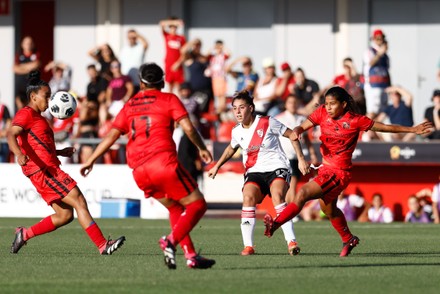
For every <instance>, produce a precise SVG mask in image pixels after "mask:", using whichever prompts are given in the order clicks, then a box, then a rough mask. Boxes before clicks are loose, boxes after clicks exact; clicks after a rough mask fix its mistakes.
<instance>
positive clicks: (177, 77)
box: [159, 17, 186, 93]
mask: <svg viewBox="0 0 440 294" xmlns="http://www.w3.org/2000/svg"><path fill="white" fill-rule="evenodd" d="M159 24H160V26H161V28H162V33H163V36H164V38H165V49H166V52H165V82H167V83H168V85H169V91H170V92H171V93H175V92H176V91H177V90H179V85H180V84H181V83H183V82H184V81H185V76H184V73H183V67H182V63H183V58H182V56H181V55H182V54H181V52H180V49H181V48H182V47H183V45H185V43H186V39H185V37H184V36H182V35H178V34H177V28H178V27H179V26H180V27H183V21H182V20H181V19H178V18H175V17H171V18H170V19H165V20H161V21H160V23H159Z"/></svg>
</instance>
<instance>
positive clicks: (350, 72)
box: [323, 57, 366, 115]
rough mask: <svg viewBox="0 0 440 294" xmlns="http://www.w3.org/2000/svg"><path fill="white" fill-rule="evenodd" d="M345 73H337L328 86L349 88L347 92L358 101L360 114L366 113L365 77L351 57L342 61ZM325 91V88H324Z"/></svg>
mask: <svg viewBox="0 0 440 294" xmlns="http://www.w3.org/2000/svg"><path fill="white" fill-rule="evenodd" d="M342 66H343V73H341V74H339V75H336V76H335V77H334V79H333V81H332V83H331V85H329V86H328V87H327V89H329V88H330V87H333V86H336V85H338V86H340V87H342V88H344V89H345V90H347V92H348V93H349V94H350V95H351V96H352V97H353V99H354V101H355V102H356V103H357V105H358V107H359V110H360V114H362V115H365V114H366V105H365V95H364V89H363V87H364V84H363V78H362V77H361V75H360V74H359V73H358V72H357V70H356V67H355V65H354V63H353V60H352V59H351V58H350V57H347V58H344V60H343V61H342ZM323 92H325V90H323Z"/></svg>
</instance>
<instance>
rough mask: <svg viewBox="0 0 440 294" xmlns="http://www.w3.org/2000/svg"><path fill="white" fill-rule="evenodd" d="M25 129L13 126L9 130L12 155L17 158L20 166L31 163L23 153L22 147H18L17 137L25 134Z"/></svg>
mask: <svg viewBox="0 0 440 294" xmlns="http://www.w3.org/2000/svg"><path fill="white" fill-rule="evenodd" d="M23 131H24V130H23V128H22V127H19V126H11V127H10V128H9V130H8V135H7V136H8V145H9V149H10V150H11V152H12V153H14V155H15V156H16V157H17V162H18V164H19V165H21V166H23V165H26V162H28V161H29V157H28V156H27V155H25V154H23V153H22V152H21V149H20V146H19V145H18V141H17V137H18V136H19V135H20V134H21V133H22V132H23Z"/></svg>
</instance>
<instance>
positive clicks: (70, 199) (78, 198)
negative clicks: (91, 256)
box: [62, 186, 125, 255]
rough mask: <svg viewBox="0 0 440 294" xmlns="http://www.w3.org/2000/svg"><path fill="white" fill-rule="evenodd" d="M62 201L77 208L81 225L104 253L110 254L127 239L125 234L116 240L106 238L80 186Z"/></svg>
mask: <svg viewBox="0 0 440 294" xmlns="http://www.w3.org/2000/svg"><path fill="white" fill-rule="evenodd" d="M62 202H63V203H65V204H67V205H70V206H71V207H73V208H74V209H75V211H76V214H77V216H78V221H79V223H80V225H81V227H82V228H83V229H84V230H85V231H86V233H87V235H88V236H89V238H90V239H91V240H92V242H93V243H94V244H95V245H96V247H97V248H98V250H99V252H100V253H101V254H102V255H110V254H112V253H113V252H114V251H116V250H117V249H118V248H119V247H121V246H122V245H123V243H124V241H125V237H124V236H121V237H119V238H117V239H115V240H110V239H109V240H106V239H105V238H104V235H103V234H102V232H101V229H100V228H99V226H98V224H97V223H96V222H95V221H94V220H93V218H92V216H91V215H90V212H89V208H88V206H87V201H86V199H85V198H84V195H83V194H82V192H81V191H80V190H79V188H78V187H76V186H75V188H73V189H72V190H71V191H70V192H69V194H67V196H66V197H64V198H63V199H62Z"/></svg>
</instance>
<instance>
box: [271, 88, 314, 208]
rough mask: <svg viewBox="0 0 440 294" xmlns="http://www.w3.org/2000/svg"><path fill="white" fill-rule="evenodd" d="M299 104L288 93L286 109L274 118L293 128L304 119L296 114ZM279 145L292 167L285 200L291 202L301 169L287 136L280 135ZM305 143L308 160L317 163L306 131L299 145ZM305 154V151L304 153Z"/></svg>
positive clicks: (304, 118) (297, 99) (292, 95)
mask: <svg viewBox="0 0 440 294" xmlns="http://www.w3.org/2000/svg"><path fill="white" fill-rule="evenodd" d="M300 104H301V101H300V100H299V98H298V97H297V96H296V95H295V94H293V93H292V94H290V95H289V96H287V99H286V110H285V111H283V112H282V113H280V114H278V115H277V116H276V117H275V118H276V119H277V120H278V121H280V122H281V123H282V124H284V125H285V126H286V127H288V128H290V129H292V130H293V129H294V128H295V127H297V126H299V125H301V123H302V122H303V121H305V120H306V117H305V116H303V115H300V114H298V108H299V106H300ZM280 143H281V147H282V148H283V150H284V152H285V153H286V156H287V158H288V159H289V162H290V167H291V169H292V177H291V179H290V186H289V190H288V191H287V195H286V202H287V203H290V202H292V200H293V198H294V197H295V193H296V188H297V185H298V181H299V179H300V178H301V171H300V170H299V168H298V158H297V156H296V153H295V150H294V149H293V146H292V143H291V142H290V140H289V139H288V138H284V137H280ZM303 143H304V144H305V146H306V147H307V150H308V154H309V155H310V161H311V162H312V163H313V164H315V165H318V158H317V157H316V152H315V149H314V148H313V145H312V143H311V142H310V138H309V136H308V133H307V132H306V133H304V134H303V136H302V140H301V145H302V146H304V145H303ZM306 154H307V153H306Z"/></svg>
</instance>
